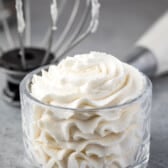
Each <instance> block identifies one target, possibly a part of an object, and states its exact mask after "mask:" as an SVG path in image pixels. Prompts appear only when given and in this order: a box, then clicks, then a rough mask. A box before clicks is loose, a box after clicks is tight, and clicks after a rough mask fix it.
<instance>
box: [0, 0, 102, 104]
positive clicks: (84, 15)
mask: <svg viewBox="0 0 168 168" xmlns="http://www.w3.org/2000/svg"><path fill="white" fill-rule="evenodd" d="M1 3H2V0H0V5H1ZM15 7H16V18H17V33H18V40H19V45H20V46H19V47H17V45H16V43H14V41H15V40H13V37H12V33H11V30H10V28H9V25H8V22H7V17H6V16H5V17H2V15H1V16H0V21H1V22H2V25H3V28H4V32H5V35H6V39H7V42H8V46H9V48H8V50H7V51H5V50H4V48H3V47H0V53H1V57H0V70H1V72H2V73H4V74H5V75H6V86H5V88H4V89H3V98H4V100H5V102H7V103H9V104H10V105H13V106H19V101H20V97H19V84H20V81H21V80H22V79H23V77H24V76H25V75H26V74H27V73H29V72H30V71H32V70H34V69H35V68H38V67H40V66H42V65H47V64H51V63H56V62H58V61H59V60H60V59H62V58H64V57H65V56H66V54H67V53H68V52H69V51H70V50H71V49H73V48H74V47H75V46H77V45H78V44H80V42H81V41H82V40H84V39H85V38H86V37H87V36H89V35H90V34H92V33H95V31H96V30H97V27H98V24H99V8H100V4H99V2H98V0H51V4H50V17H51V24H50V25H49V27H48V30H47V33H46V34H45V35H44V40H42V41H43V44H44V46H40V47H36V46H33V45H32V39H31V37H32V31H31V29H32V25H31V18H32V16H31V8H30V7H31V0H25V1H23V2H22V0H16V6H15ZM4 14H6V15H7V13H4ZM65 14H66V17H65ZM62 18H63V19H62ZM61 21H62V23H61ZM59 23H60V24H59ZM61 26H62V27H61ZM12 32H13V31H12ZM58 32H59V33H58Z"/></svg>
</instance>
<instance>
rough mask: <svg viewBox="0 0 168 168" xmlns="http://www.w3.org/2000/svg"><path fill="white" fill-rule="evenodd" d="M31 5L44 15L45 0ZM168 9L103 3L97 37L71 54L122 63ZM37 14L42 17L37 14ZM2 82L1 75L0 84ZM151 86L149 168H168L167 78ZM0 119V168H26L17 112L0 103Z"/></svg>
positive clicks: (142, 2) (147, 0) (160, 4)
mask: <svg viewBox="0 0 168 168" xmlns="http://www.w3.org/2000/svg"><path fill="white" fill-rule="evenodd" d="M33 2H34V5H33V11H32V13H35V12H36V11H37V10H36V8H35V7H37V5H38V4H37V2H40V4H39V7H38V8H41V11H45V10H43V9H44V8H45V9H46V8H47V7H48V6H46V5H45V4H46V1H45V0H36V1H33ZM167 6H168V1H167V0H139V1H135V0H102V12H101V22H100V23H101V26H100V28H99V30H98V32H97V34H96V35H94V36H92V37H90V38H88V39H87V40H86V41H85V42H83V43H82V44H81V45H80V46H79V47H78V48H76V49H75V50H74V51H72V52H71V54H73V53H82V52H87V51H90V50H99V51H106V52H108V53H112V54H114V55H116V56H118V57H119V58H120V59H124V55H125V54H126V53H127V51H128V50H129V49H130V48H131V47H132V45H133V44H134V42H135V41H136V40H137V39H138V37H139V36H140V35H141V34H142V33H143V32H144V31H145V30H146V29H147V28H148V27H149V26H150V25H151V24H152V23H153V22H154V20H155V19H156V18H157V17H158V16H159V15H160V14H161V13H163V12H164V11H165V10H166V9H167ZM37 14H38V15H39V14H43V15H44V13H42V12H40V11H38V12H37ZM38 15H37V16H35V17H33V23H36V24H34V25H33V28H34V29H33V30H34V33H37V34H36V36H34V39H33V40H34V41H37V40H38V39H41V38H40V35H41V34H40V32H42V31H43V29H44V28H45V27H46V26H42V25H43V23H44V22H45V20H46V19H47V17H46V18H45V16H46V15H44V16H41V17H39V16H38ZM37 23H38V24H37ZM46 23H47V22H46ZM37 30H38V32H37ZM1 43H2V42H1ZM35 43H36V42H35ZM36 44H37V43H36ZM3 79H4V78H3V77H2V75H1V76H0V80H1V81H2V80H3ZM152 82H153V106H152V133H151V136H152V138H151V159H150V163H149V168H168V108H167V104H168V76H162V77H159V78H156V79H153V80H152ZM1 87H2V85H1ZM1 98H2V96H1ZM0 116H1V117H0V168H23V167H24V168H26V167H25V165H24V162H23V155H24V153H23V145H22V139H21V138H22V132H21V114H20V110H19V109H13V108H10V107H8V106H7V105H6V104H4V103H3V102H2V101H1V102H0Z"/></svg>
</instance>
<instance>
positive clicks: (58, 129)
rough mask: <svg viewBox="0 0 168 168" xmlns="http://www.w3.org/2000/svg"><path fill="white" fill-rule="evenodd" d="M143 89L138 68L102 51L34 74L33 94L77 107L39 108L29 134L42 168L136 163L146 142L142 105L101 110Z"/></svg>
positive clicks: (49, 101)
mask: <svg viewBox="0 0 168 168" xmlns="http://www.w3.org/2000/svg"><path fill="white" fill-rule="evenodd" d="M144 88H145V78H144V76H143V75H142V74H141V73H140V72H139V71H138V70H137V69H135V68H134V67H132V66H130V65H128V64H125V63H123V62H121V61H119V60H118V59H116V58H115V57H113V56H111V55H108V54H105V53H99V52H90V53H89V54H83V55H76V56H74V57H67V58H66V59H64V60H62V61H61V62H60V63H59V64H58V65H51V66H49V68H48V70H47V71H45V70H43V71H42V74H41V75H40V76H37V75H34V77H33V79H32V84H31V94H32V96H33V97H35V98H36V99H38V100H40V101H42V102H44V103H46V104H49V105H54V106H59V107H66V108H73V109H71V110H68V109H59V108H58V109H56V108H55V109H53V108H52V109H46V108H45V107H39V106H35V107H34V112H33V115H32V124H31V126H30V135H29V136H30V137H29V138H30V142H31V145H30V146H31V153H32V155H33V157H34V158H35V159H36V161H37V162H38V163H39V164H41V165H42V166H43V168H104V167H106V168H108V167H109V168H111V167H112V168H126V167H127V166H130V165H132V164H133V162H134V157H135V154H136V152H137V150H138V145H139V144H140V142H141V140H142V120H143V119H142V118H143V116H142V114H141V105H140V104H138V103H133V104H130V105H129V106H128V105H127V106H123V107H122V108H116V109H115V108H114V109H113V108H107V109H104V110H98V109H96V108H106V107H110V106H116V105H120V104H123V103H127V102H129V101H131V100H132V99H134V98H136V97H138V96H139V95H140V94H142V92H143V90H144ZM75 109H83V112H77V111H76V110H75ZM89 109H92V110H91V111H89ZM93 109H95V110H93ZM85 110H87V111H85Z"/></svg>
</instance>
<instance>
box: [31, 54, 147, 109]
mask: <svg viewBox="0 0 168 168" xmlns="http://www.w3.org/2000/svg"><path fill="white" fill-rule="evenodd" d="M143 89H144V76H143V75H142V74H141V73H140V72H139V71H138V70H137V69H135V68H134V67H132V66H129V65H128V64H125V63H122V62H121V61H119V60H118V59H117V58H115V57H113V56H111V55H108V54H106V53H101V52H90V53H88V54H81V55H76V56H74V57H67V58H65V59H64V60H62V61H61V62H60V63H59V64H58V65H51V66H49V68H48V70H47V71H45V70H42V73H41V76H37V75H35V76H34V77H33V79H32V85H31V94H32V95H33V96H34V97H35V98H37V99H38V100H41V101H43V100H47V98H48V99H49V100H48V101H46V102H47V103H48V104H51V105H56V106H64V107H65V106H66V107H70V108H98V107H107V106H113V105H118V104H122V103H125V102H127V101H129V100H131V99H134V98H136V97H137V96H138V95H139V94H140V93H142V90H143ZM51 97H52V98H53V99H51ZM46 102H45V103H46Z"/></svg>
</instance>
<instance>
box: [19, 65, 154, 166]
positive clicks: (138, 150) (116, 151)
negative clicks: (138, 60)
mask: <svg viewBox="0 0 168 168" xmlns="http://www.w3.org/2000/svg"><path fill="white" fill-rule="evenodd" d="M43 68H45V69H47V68H48V67H43ZM43 68H40V69H38V70H36V71H33V72H32V73H30V74H28V75H27V76H26V77H25V78H24V80H23V81H22V83H21V85H20V94H21V108H22V126H23V140H24V146H25V154H26V157H25V158H26V160H27V163H28V164H29V165H30V167H37V168H146V167H147V164H148V160H149V149H150V109H151V100H152V84H151V82H150V80H149V79H148V78H147V77H145V78H146V85H145V87H144V90H143V92H142V93H141V95H139V96H138V97H136V98H135V99H134V100H131V101H129V102H127V103H124V104H121V105H116V106H113V107H106V108H103V107H102V108H97V109H87V110H86V109H71V108H64V107H55V106H51V105H46V104H44V103H42V102H40V101H38V100H36V99H35V98H33V97H32V96H31V94H30V84H31V79H32V77H33V75H34V74H40V73H41V69H43Z"/></svg>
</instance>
